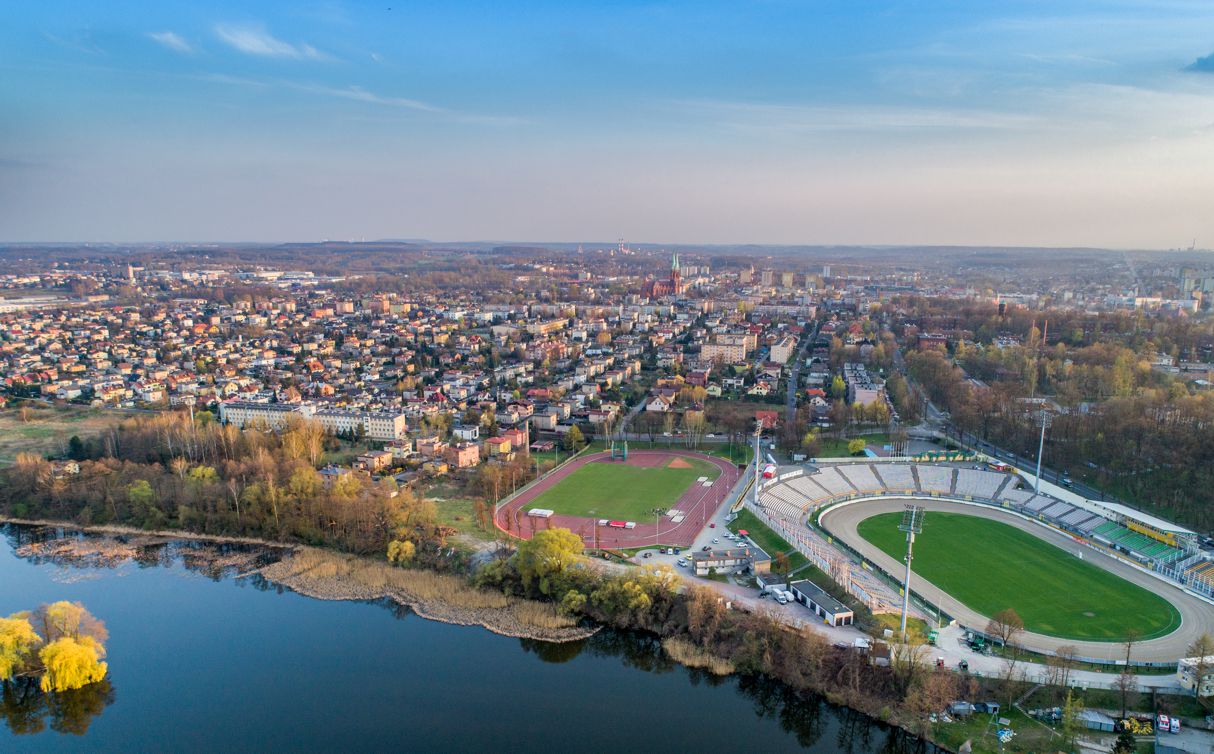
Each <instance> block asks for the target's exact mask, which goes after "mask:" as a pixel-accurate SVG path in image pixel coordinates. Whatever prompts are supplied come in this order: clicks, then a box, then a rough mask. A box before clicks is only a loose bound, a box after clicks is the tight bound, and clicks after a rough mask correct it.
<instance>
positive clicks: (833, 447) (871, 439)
mask: <svg viewBox="0 0 1214 754" xmlns="http://www.w3.org/2000/svg"><path fill="white" fill-rule="evenodd" d="M856 439H860V440H864V442H866V443H868V444H869V445H877V446H881V445H885V444H887V443H888V442H889V435H886V434H876V435H860V436H859V437H824V438H822V452H820V453H819V454H818V456H817V457H818V458H846V457H849V456H851V453H848V452H847V444H848V443H849V442H851V441H852V440H856ZM858 455H859V456H863V455H864V453H863V452H861V453H859V454H858Z"/></svg>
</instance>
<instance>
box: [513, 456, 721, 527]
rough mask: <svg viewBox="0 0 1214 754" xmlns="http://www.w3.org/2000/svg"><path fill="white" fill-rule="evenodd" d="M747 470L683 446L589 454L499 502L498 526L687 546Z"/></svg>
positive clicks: (579, 457)
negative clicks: (681, 447)
mask: <svg viewBox="0 0 1214 754" xmlns="http://www.w3.org/2000/svg"><path fill="white" fill-rule="evenodd" d="M740 477H741V472H740V471H739V470H738V467H737V466H735V465H734V464H733V463H730V462H729V461H727V460H725V459H723V458H718V457H715V456H710V455H706V454H703V453H696V452H692V451H682V450H632V451H627V450H623V451H620V450H617V451H614V452H613V451H602V452H598V453H588V454H583V455H581V456H578V457H577V458H575V459H573V460H572V461H569V462H567V463H565V464H564V465H562V466H560V467H559V468H557V469H556V470H554V471H553V472H552V473H550V474H548V475H547V476H545V477H543V478H542V479H539V480H538V481H536V482H534V483H533V484H531V485H530V486H528V487H525V488H523V490H521V491H520V492H519V493H518V494H517V495H514V496H513V497H511V498H508V499H507V500H506V501H505V502H503V504H501V505H500V506H498V509H497V513H496V516H495V520H496V523H497V526H498V527H499V528H500V529H501V530H502V531H505V532H507V533H508V534H511V535H513V536H517V537H522V538H529V537H530V536H532V535H533V534H534V533H535V532H536V531H538V530H540V529H544V528H550V527H553V528H555V527H561V528H566V529H569V530H570V531H572V532H574V533H576V534H578V535H580V536H581V537H582V540H583V541H584V542H585V543H586V546H587V547H593V548H596V549H597V548H622V549H627V548H633V547H641V546H653V545H658V544H660V545H672V546H676V547H687V546H689V545H690V544H691V543H692V541H693V540H694V539H695V536H696V534H697V533H698V532H699V531H700V529H702V528H703V527H704V524H705V522H706V521H707V520H708V518H709V516H711V515H712V512H713V511H714V510H716V509H717V507H718V506H720V505H721V503H723V502H724V501H725V499H726V497H727V496H728V495H729V492H730V490H732V489H733V487H734V485H736V484H737V482H738V479H739V478H740Z"/></svg>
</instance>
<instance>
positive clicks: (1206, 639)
mask: <svg viewBox="0 0 1214 754" xmlns="http://www.w3.org/2000/svg"><path fill="white" fill-rule="evenodd" d="M1188 654H1189V657H1192V658H1193V674H1194V677H1193V697H1194V698H1196V699H1201V682H1202V680H1203V679H1204V678H1205V677H1206V676H1208V675H1210V673H1212V672H1214V637H1211V636H1210V635H1209V634H1202V635H1201V636H1198V637H1197V638H1196V639H1195V640H1194V641H1193V643H1192V644H1190V645H1189V652H1188Z"/></svg>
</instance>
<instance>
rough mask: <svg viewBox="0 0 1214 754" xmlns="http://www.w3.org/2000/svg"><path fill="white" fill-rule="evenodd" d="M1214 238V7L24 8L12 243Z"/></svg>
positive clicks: (12, 57)
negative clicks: (411, 238)
mask: <svg viewBox="0 0 1214 754" xmlns="http://www.w3.org/2000/svg"><path fill="white" fill-rule="evenodd" d="M621 236H622V237H625V238H628V239H632V240H637V241H652V242H686V243H698V242H703V243H711V242H717V243H734V242H756V243H810V244H813V243H924V244H929V243H931V244H934V243H956V244H966V243H973V244H1007V245H1103V246H1113V247H1152V248H1158V247H1169V246H1178V245H1186V246H1187V245H1188V243H1189V242H1190V241H1191V240H1192V239H1193V238H1197V239H1198V243H1199V245H1205V246H1214V3H1210V2H1208V1H1202V2H1188V1H1186V0H1171V1H1169V2H1142V3H1131V2H1084V3H1078V2H1067V0H1058V1H1056V2H1014V3H972V2H948V3H944V2H939V3H933V2H886V3H881V2H863V1H859V2H857V1H853V2H830V1H812V0H810V1H805V2H798V1H796V0H755V1H753V2H742V1H736V2H712V1H710V0H699V1H697V2H665V3H642V2H611V3H570V2H521V1H520V2H511V3H502V2H492V3H490V2H486V3H471V2H458V1H455V0H452V1H451V2H445V3H414V2H400V0H381V2H375V3H371V2H338V1H329V2H316V3H310V2H307V1H306V0H304V1H303V2H290V3H277V2H256V3H251V2H208V3H193V4H189V5H188V6H187V5H186V4H183V3H151V2H130V1H128V0H108V1H107V2H105V3H95V2H55V1H53V0H46V1H45V2H37V3H34V2H28V3H20V4H17V6H16V7H14V8H10V9H9V11H8V13H7V14H6V22H5V24H3V25H2V26H0V239H5V240H115V241H135V240H200V241H201V240H266V241H270V240H314V239H321V238H330V239H359V238H385V237H396V238H403V237H425V238H432V239H439V240H477V239H497V240H581V239H603V240H609V239H614V238H617V237H621Z"/></svg>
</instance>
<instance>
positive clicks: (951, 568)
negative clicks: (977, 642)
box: [858, 511, 1180, 641]
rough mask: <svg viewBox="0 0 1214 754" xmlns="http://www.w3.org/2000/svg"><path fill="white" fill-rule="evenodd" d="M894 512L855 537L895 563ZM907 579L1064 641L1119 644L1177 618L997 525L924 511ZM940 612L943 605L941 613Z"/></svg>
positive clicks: (1129, 588)
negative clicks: (913, 576) (1012, 615)
mask: <svg viewBox="0 0 1214 754" xmlns="http://www.w3.org/2000/svg"><path fill="white" fill-rule="evenodd" d="M901 517H902V514H901V513H882V514H878V515H876V516H873V517H872V518H868V519H865V520H864V521H861V522H860V526H859V527H858V531H859V533H860V536H862V537H864V538H865V539H866V540H868V541H869V542H871V543H873V544H874V545H876V546H877V547H879V548H881V549H882V550H883V551H884V552H885V553H886V554H888V555H889V556H891V557H893V558H896V559H897V560H899V561H901V560H902V558H903V555H904V554H905V552H906V535H905V534H904V533H902V532H901V531H898V523H899V521H900V520H901ZM914 570H915V573H917V574H919V575H921V576H922V577H923V578H925V579H927V580H928V581H930V582H932V583H933V584H935V585H936V586H938V587H940V588H941V589H943V590H944V591H946V592H948V593H949V594H950V595H952V596H953V598H955V599H957V600H959V601H960V602H962V603H963V604H965V605H966V606H967V607H969V608H970V609H972V610H975V611H977V612H979V613H981V614H983V615H987V616H990V615H993V614H995V613H997V612H999V611H1000V610H1004V609H1006V608H1009V607H1010V608H1012V609H1014V610H1015V611H1016V612H1017V613H1019V614H1020V617H1021V618H1022V619H1023V620H1024V626H1025V628H1026V629H1027V630H1029V631H1034V632H1037V633H1042V634H1048V635H1050V636H1057V637H1060V638H1064V639H1081V640H1086V641H1120V640H1122V639H1124V638H1125V637H1126V636H1127V633H1128V632H1130V631H1137V632H1138V633H1139V635H1140V637H1141V638H1143V639H1149V638H1154V637H1158V636H1163V635H1165V634H1168V633H1170V632H1171V631H1173V630H1175V629H1176V628H1177V627H1178V626H1179V625H1180V615H1179V613H1177V612H1176V609H1175V608H1174V607H1172V605H1171V604H1170V603H1169V602H1168V601H1167V600H1165V599H1163V598H1162V597H1160V596H1158V595H1156V594H1154V593H1152V592H1150V591H1147V590H1146V589H1143V588H1142V587H1139V586H1135V585H1134V584H1131V583H1129V582H1127V581H1125V580H1124V579H1121V578H1119V577H1117V576H1114V575H1113V574H1111V573H1109V572H1108V571H1105V570H1103V569H1101V568H1098V567H1096V566H1094V565H1092V564H1091V563H1088V562H1086V561H1083V560H1079V559H1078V558H1076V557H1075V556H1074V555H1072V554H1070V553H1068V552H1066V551H1065V550H1063V549H1061V548H1058V547H1055V546H1054V545H1051V544H1050V543H1048V542H1046V541H1044V540H1042V539H1039V538H1037V537H1035V536H1033V535H1032V534H1029V533H1027V532H1023V531H1020V530H1019V529H1016V528H1014V527H1011V526H1008V525H1006V524H1001V523H999V522H997V521H990V520H987V519H984V518H978V517H976V516H967V515H964V514H959V513H937V512H934V511H933V512H931V513H929V514H928V515H927V519H926V524H925V526H924V528H923V533H922V534H920V535H919V536H918V537H917V538H916V539H915V565H914ZM945 609H946V610H947V606H946V608H945Z"/></svg>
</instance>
